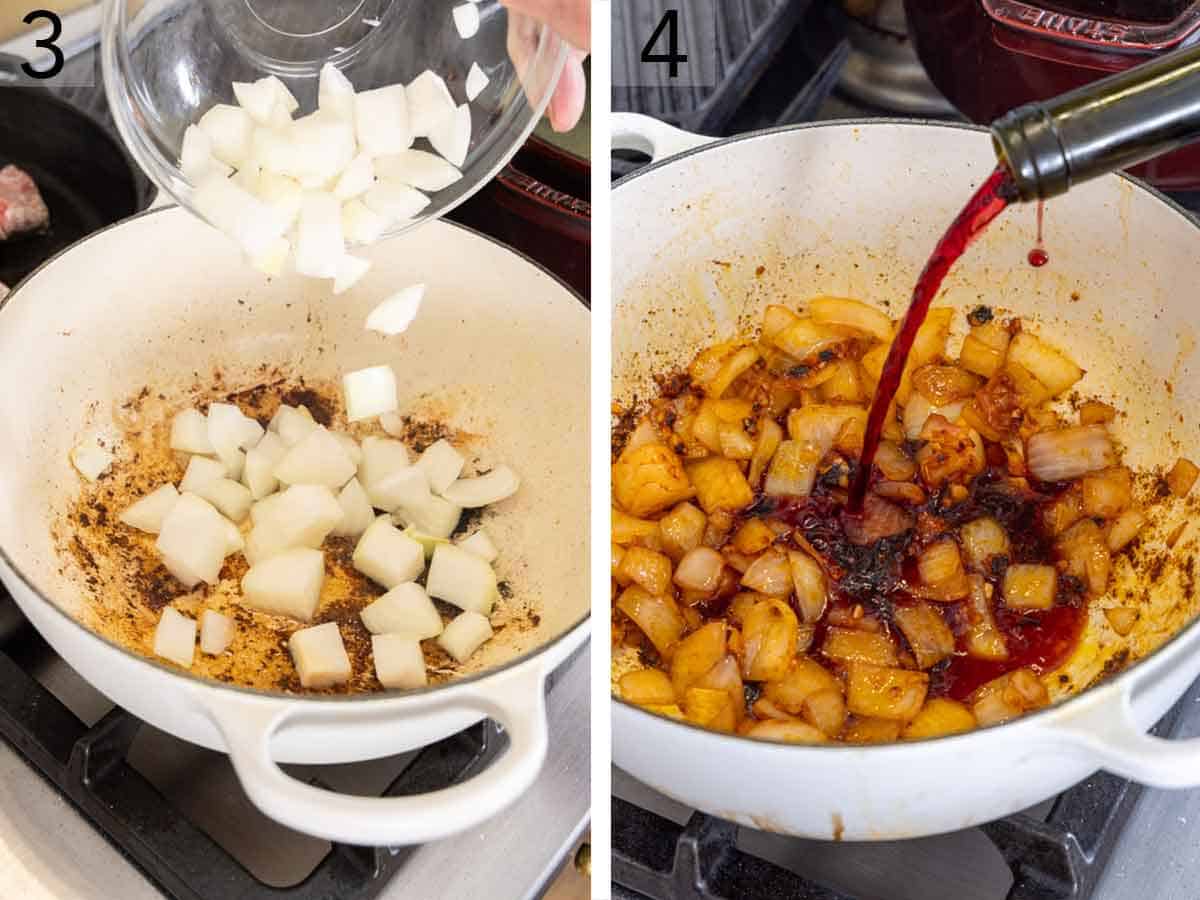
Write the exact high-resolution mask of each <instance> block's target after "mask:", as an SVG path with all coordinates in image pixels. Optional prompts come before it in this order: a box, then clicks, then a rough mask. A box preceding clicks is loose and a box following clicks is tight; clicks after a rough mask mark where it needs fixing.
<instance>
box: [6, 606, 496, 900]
mask: <svg viewBox="0 0 1200 900" xmlns="http://www.w3.org/2000/svg"><path fill="white" fill-rule="evenodd" d="M0 620H3V621H0V736H3V737H4V738H5V739H6V740H7V741H8V742H9V743H10V744H12V746H13V747H15V748H16V749H17V750H18V751H19V752H20V753H21V754H22V755H23V756H24V757H25V758H26V759H27V760H28V761H29V762H30V763H31V764H32V765H33V766H35V767H36V769H37V771H38V772H40V773H41V775H42V776H43V777H45V779H46V780H47V781H49V782H50V783H51V784H52V785H54V786H55V787H57V788H58V789H59V790H60V791H61V792H62V793H63V795H64V796H66V797H67V798H69V799H70V800H71V801H72V802H73V803H74V804H75V806H76V807H77V808H78V809H79V811H80V812H81V813H82V814H83V815H84V817H85V818H87V819H88V820H89V821H90V822H91V823H92V824H93V825H95V826H96V827H97V828H98V829H99V830H100V831H101V832H102V833H103V834H104V835H105V837H107V838H108V839H109V841H110V842H111V843H112V844H113V845H114V846H115V847H116V848H117V849H118V850H120V851H121V852H122V853H123V854H124V855H125V856H126V857H128V858H129V859H130V860H131V861H132V862H134V863H135V864H136V865H137V866H138V868H140V869H141V871H142V872H143V873H144V874H145V875H146V876H147V877H148V878H149V879H150V880H151V881H153V882H154V884H156V885H157V886H158V887H159V888H160V889H161V890H162V891H163V892H164V893H165V894H166V895H167V896H169V897H171V898H174V900H265V898H268V897H269V898H272V900H334V898H336V900H372V898H374V897H377V896H378V895H379V894H380V892H381V891H383V889H384V888H385V887H386V886H387V884H388V882H389V881H390V880H391V878H392V877H393V876H394V875H396V874H397V872H398V871H399V870H400V869H401V868H402V867H403V865H404V862H405V861H406V860H407V859H408V857H409V856H410V855H411V853H412V852H413V851H414V850H415V849H416V848H411V847H408V848H400V849H399V850H392V849H387V848H373V847H353V846H348V845H343V844H334V845H333V846H332V849H331V850H330V851H329V853H328V854H326V856H325V857H324V859H322V860H321V861H320V863H319V864H318V865H317V866H316V868H315V869H314V870H313V871H312V873H311V874H310V875H308V877H306V878H305V879H304V880H303V881H301V882H300V883H299V884H297V885H296V886H294V887H290V888H280V887H275V886H270V885H267V884H265V883H263V882H261V881H259V880H258V879H256V878H255V877H254V876H253V875H252V874H251V873H250V872H249V871H247V870H246V868H245V867H243V866H242V864H241V863H240V862H238V860H237V859H235V858H234V857H233V856H232V855H230V853H229V852H228V851H226V850H225V849H224V848H223V847H221V846H220V845H219V844H218V843H216V842H215V841H214V840H213V839H212V838H211V837H209V836H208V835H207V834H206V833H205V832H204V831H202V830H201V829H200V828H198V827H197V826H196V825H194V824H193V823H192V822H190V821H189V820H188V819H187V817H186V816H185V815H184V814H183V813H181V812H180V811H179V810H178V809H176V808H174V807H173V806H172V805H171V803H170V801H169V800H167V799H166V798H165V797H164V796H163V795H162V794H161V793H160V792H159V791H158V790H157V789H156V788H155V787H154V786H153V785H152V784H151V783H150V782H149V781H148V780H147V779H146V778H145V777H144V776H143V775H142V774H140V773H139V772H138V771H136V770H135V769H134V768H133V767H132V766H131V765H130V764H129V763H128V762H127V761H126V756H127V754H128V753H129V749H130V747H131V745H132V744H133V740H134V738H135V737H136V736H137V734H138V731H139V730H140V729H141V727H142V722H141V721H140V720H138V719H136V718H135V717H134V716H132V715H130V714H129V713H128V712H126V711H125V710H123V709H120V708H116V709H113V710H112V711H111V712H109V713H108V714H107V715H106V716H104V717H103V718H102V719H101V720H100V721H99V722H97V723H96V725H95V726H93V727H91V728H89V727H88V726H87V725H86V724H85V723H83V722H82V721H80V719H79V718H78V717H77V716H76V715H75V714H74V713H73V712H71V710H70V709H68V708H67V707H66V706H65V705H64V704H63V703H62V702H61V701H60V700H59V699H58V698H57V697H56V696H55V695H54V694H52V693H51V692H50V691H49V690H47V689H46V688H45V687H43V686H42V685H41V684H40V683H39V682H38V681H37V680H35V679H34V677H33V676H32V675H30V674H29V672H30V671H31V670H32V669H33V668H35V661H37V660H40V659H44V658H45V657H46V656H47V655H52V654H53V651H52V650H51V649H50V648H49V646H47V645H46V643H45V641H43V639H42V638H41V637H40V636H39V635H38V634H37V633H36V632H34V631H33V629H32V628H29V627H27V626H23V624H22V623H23V619H22V618H21V617H20V614H19V613H17V612H16V608H15V604H13V602H12V600H11V599H9V598H8V597H7V595H0ZM5 626H8V627H5ZM506 742H507V738H506V737H504V736H503V735H501V734H500V733H499V732H498V731H497V730H496V727H495V725H493V724H492V723H491V722H490V721H484V722H481V723H479V724H477V725H473V726H471V727H470V728H468V729H466V730H465V731H462V732H459V733H458V734H456V735H453V736H451V737H448V738H446V739H445V740H443V741H440V742H438V743H437V744H433V745H430V746H429V747H426V748H425V749H423V750H421V751H420V753H418V754H417V755H416V756H415V757H414V758H413V760H412V762H411V763H409V764H408V765H407V766H406V767H405V768H404V770H403V771H402V772H400V773H399V774H398V776H397V777H396V779H395V780H394V781H393V782H392V784H391V785H390V786H389V787H388V788H387V790H386V791H385V792H384V794H385V795H386V796H397V795H402V794H421V793H426V792H428V791H433V790H437V789H439V788H444V787H448V786H450V785H453V784H457V783H458V782H460V781H463V780H465V779H466V778H468V777H469V776H471V775H472V774H473V773H474V772H475V771H476V770H477V769H478V768H480V767H482V766H485V765H486V764H487V763H488V762H489V761H490V760H491V759H492V758H493V757H494V756H496V755H497V754H498V753H499V752H500V749H501V748H502V747H503V745H504V743H506ZM314 783H316V784H317V785H318V786H322V785H321V784H320V782H319V781H317V782H314Z"/></svg>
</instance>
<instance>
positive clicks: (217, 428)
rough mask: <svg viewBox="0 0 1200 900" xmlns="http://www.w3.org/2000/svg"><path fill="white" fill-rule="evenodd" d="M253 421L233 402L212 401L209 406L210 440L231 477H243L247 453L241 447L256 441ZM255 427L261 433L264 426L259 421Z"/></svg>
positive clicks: (255, 423)
mask: <svg viewBox="0 0 1200 900" xmlns="http://www.w3.org/2000/svg"><path fill="white" fill-rule="evenodd" d="M252 421H253V420H252V419H247V417H246V416H245V415H243V414H242V411H241V410H240V409H238V408H237V407H236V406H234V405H233V404H231V403H210V404H209V406H208V440H209V442H210V443H211V444H212V445H213V450H214V451H216V454H217V459H219V460H220V461H221V463H222V465H224V466H225V472H226V474H227V475H228V476H229V477H230V478H234V479H237V478H241V477H242V467H243V466H244V465H245V462H246V455H245V454H244V453H242V451H241V448H242V447H243V446H244V445H246V444H248V443H253V442H254V441H252V440H251V439H250V433H251V432H250V427H249V424H248V423H249V422H252ZM254 427H255V429H257V432H258V434H259V435H261V434H262V427H261V426H259V425H258V423H257V422H254Z"/></svg>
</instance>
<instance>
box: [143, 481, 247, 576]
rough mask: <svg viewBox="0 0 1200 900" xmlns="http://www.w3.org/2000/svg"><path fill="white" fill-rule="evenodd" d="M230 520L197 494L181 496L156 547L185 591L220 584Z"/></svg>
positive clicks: (161, 530) (165, 519) (170, 513)
mask: <svg viewBox="0 0 1200 900" xmlns="http://www.w3.org/2000/svg"><path fill="white" fill-rule="evenodd" d="M227 526H228V520H227V519H225V518H224V517H223V516H222V515H221V514H220V513H219V512H217V511H216V510H215V509H214V508H213V507H212V506H211V505H210V504H208V503H206V502H205V501H204V500H201V499H200V498H199V497H197V496H196V495H195V494H189V493H184V494H181V495H180V497H179V500H178V501H177V502H176V503H175V505H174V506H172V507H171V511H170V512H168V513H167V515H166V517H165V518H164V519H163V521H162V527H161V528H160V529H159V532H158V540H157V541H156V542H155V544H154V546H155V547H156V548H157V549H158V552H159V553H161V554H162V558H163V565H165V566H166V567H167V571H168V572H170V573H171V574H172V575H174V576H175V577H176V578H177V579H179V581H180V582H181V583H182V584H183V586H184V587H187V588H192V587H195V586H196V585H197V584H198V583H199V582H201V581H203V582H205V583H206V584H216V583H217V581H219V580H220V573H221V566H222V564H223V563H224V562H225V554H226V548H227V546H228V540H229V535H228V531H227Z"/></svg>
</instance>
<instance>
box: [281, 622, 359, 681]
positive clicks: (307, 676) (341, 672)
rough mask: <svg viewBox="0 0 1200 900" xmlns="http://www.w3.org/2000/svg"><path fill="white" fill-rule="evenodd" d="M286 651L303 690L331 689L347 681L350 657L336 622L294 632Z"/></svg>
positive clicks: (348, 678)
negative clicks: (290, 655)
mask: <svg viewBox="0 0 1200 900" xmlns="http://www.w3.org/2000/svg"><path fill="white" fill-rule="evenodd" d="M288 649H289V650H290V651H291V653H292V662H293V663H295V665H296V673H297V674H298V675H299V676H300V684H301V685H303V686H304V687H306V688H325V687H332V686H333V685H335V684H344V683H345V682H347V681H349V680H350V657H349V656H347V655H346V645H345V644H343V643H342V633H341V632H340V631H338V627H337V623H336V622H326V623H325V624H324V625H316V626H314V627H312V628H301V629H300V630H299V631H296V632H293V633H292V636H291V638H290V639H289V640H288Z"/></svg>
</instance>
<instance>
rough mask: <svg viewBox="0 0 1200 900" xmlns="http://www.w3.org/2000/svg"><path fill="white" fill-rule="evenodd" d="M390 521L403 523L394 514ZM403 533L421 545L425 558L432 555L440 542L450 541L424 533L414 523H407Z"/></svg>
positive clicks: (397, 523) (398, 523) (446, 542)
mask: <svg viewBox="0 0 1200 900" xmlns="http://www.w3.org/2000/svg"><path fill="white" fill-rule="evenodd" d="M392 523H393V524H396V525H403V524H404V523H403V522H402V521H397V517H396V516H392ZM404 533H405V534H406V535H408V536H409V537H410V538H412V539H413V540H414V541H416V542H417V543H418V544H420V545H421V549H422V550H424V551H425V558H426V559H429V558H430V557H431V556H433V551H434V550H436V549H437V548H438V547H440V546H441V545H442V544H448V543H450V542H449V541H448V540H447V539H446V538H440V537H434V536H433V535H431V534H426V533H425V532H423V531H421V530H420V529H419V528H417V526H416V525H409V526H407V527H406V528H405V529H404Z"/></svg>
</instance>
